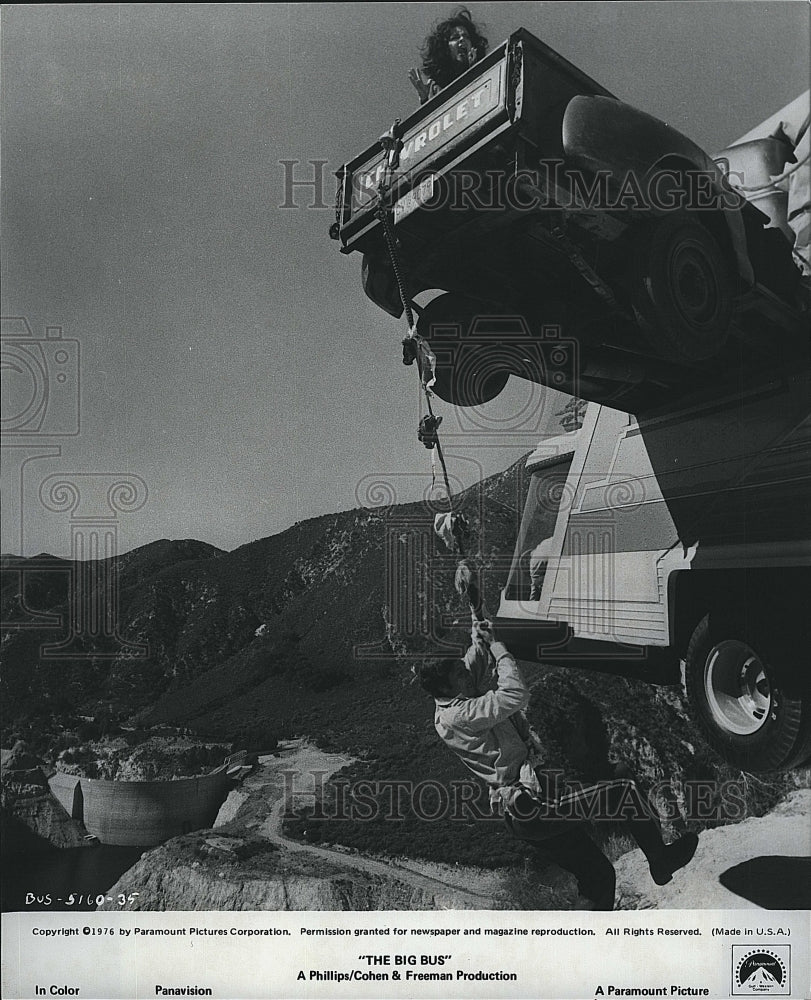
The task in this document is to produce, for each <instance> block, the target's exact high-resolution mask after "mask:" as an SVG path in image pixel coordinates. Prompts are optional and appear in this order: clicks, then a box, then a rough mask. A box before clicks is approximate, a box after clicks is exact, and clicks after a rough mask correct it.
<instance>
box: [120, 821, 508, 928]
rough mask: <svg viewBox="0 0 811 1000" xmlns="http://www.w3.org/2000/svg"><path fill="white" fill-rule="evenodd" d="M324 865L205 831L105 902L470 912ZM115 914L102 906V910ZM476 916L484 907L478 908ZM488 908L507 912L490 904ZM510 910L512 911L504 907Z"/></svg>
mask: <svg viewBox="0 0 811 1000" xmlns="http://www.w3.org/2000/svg"><path fill="white" fill-rule="evenodd" d="M404 876H405V877H404V878H402V879H398V878H395V877H391V878H386V877H385V876H383V875H379V874H376V873H373V872H367V871H361V870H358V869H353V868H349V867H344V866H343V865H342V864H341V863H340V859H336V863H335V864H330V863H329V862H326V861H324V860H322V859H321V858H318V857H312V856H310V855H307V854H305V853H304V852H295V853H294V852H290V851H287V850H285V849H284V848H282V847H279V846H278V845H276V844H273V843H271V842H269V841H267V840H263V839H259V838H243V837H235V836H231V835H225V834H222V833H219V832H215V831H210V832H203V833H197V834H191V835H188V836H185V837H177V838H175V839H174V840H172V841H169V843H167V844H164V845H163V846H162V847H159V848H156V849H155V850H153V851H149V852H148V853H147V854H145V855H144V856H143V857H142V858H141V860H140V861H139V862H138V863H137V864H136V865H135V866H134V867H133V868H131V869H130V870H129V871H128V872H127V873H126V874H125V875H124V876H123V877H122V878H121V879H120V881H119V882H118V883H117V884H116V885H115V886H113V888H112V889H111V890H110V892H109V894H108V895H110V896H112V897H113V899H115V898H117V895H118V893H122V892H123V893H125V894H130V893H133V892H137V893H138V896H137V897H136V898H135V900H134V902H133V904H132V907H131V908H132V909H135V910H435V909H473V908H477V907H476V904H475V901H473V900H472V899H471V896H470V895H469V894H468V893H465V892H463V891H462V890H456V889H454V888H452V887H450V886H448V887H440V886H437V888H436V890H433V891H432V890H430V889H427V888H420V887H418V886H416V885H414V884H413V883H412V882H411V881H409V880H408V878H407V873H404ZM111 908H114V907H113V906H112V904H106V903H105V904H104V906H102V907H101V909H111ZM478 908H482V903H481V902H479V903H478ZM492 908H495V909H505V908H508V907H506V906H505V905H504V903H501V905H499V903H498V901H496V900H494V901H493V906H492ZM509 908H512V907H509Z"/></svg>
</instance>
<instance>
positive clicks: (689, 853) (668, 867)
mask: <svg viewBox="0 0 811 1000" xmlns="http://www.w3.org/2000/svg"><path fill="white" fill-rule="evenodd" d="M697 847H698V834H697V833H685V835H684V836H683V837H679V839H678V840H675V841H673V843H672V844H668V845H667V847H665V848H663V849H662V852H661V854H660V855H659V856H658V857H657V858H655V859H654V860H653V861H650V862H648V864H649V867H650V874H651V878H652V879H653V881H654V882H655V883H656V884H657V885H667V883H668V882H669V881H670V880H671V879H672V878H673V872H677V871H678V870H679V868H684V866H685V865H688V864H689V863H690V862H691V861H692V860H693V855H694V854H695V853H696V848H697Z"/></svg>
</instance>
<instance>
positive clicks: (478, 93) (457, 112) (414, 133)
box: [352, 65, 503, 211]
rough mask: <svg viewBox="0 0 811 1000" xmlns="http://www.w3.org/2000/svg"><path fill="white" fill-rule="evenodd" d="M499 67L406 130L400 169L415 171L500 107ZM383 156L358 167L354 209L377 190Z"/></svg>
mask: <svg viewBox="0 0 811 1000" xmlns="http://www.w3.org/2000/svg"><path fill="white" fill-rule="evenodd" d="M502 68H503V67H502V66H501V65H496V66H494V67H492V69H490V71H489V72H488V73H487V75H486V76H484V77H483V78H480V79H478V80H476V81H475V82H474V83H472V84H471V85H470V86H469V87H467V88H466V89H465V90H463V91H462V92H461V93H460V94H458V95H457V96H456V97H455V98H454V100H452V101H449V102H448V103H447V104H445V105H443V106H442V107H441V108H439V109H438V111H437V113H436V115H435V116H434V117H433V118H431V119H430V121H428V122H421V123H420V124H419V125H418V126H416V127H415V128H412V129H409V131H408V132H407V133H406V135H404V136H403V148H402V151H401V152H400V168H401V170H403V171H413V170H415V169H416V168H417V167H419V166H420V164H421V163H423V162H424V161H425V160H427V159H428V157H429V156H433V155H435V154H436V153H437V152H439V150H441V149H442V147H443V146H444V145H445V144H446V143H448V142H450V141H451V140H452V139H453V138H455V137H456V136H458V135H459V134H460V133H461V132H463V131H465V130H466V129H469V128H470V127H471V126H473V125H476V124H477V123H480V122H481V121H482V120H483V119H484V118H485V117H486V116H487V114H488V113H489V112H490V111H492V110H493V109H495V108H497V107H499V106H500V104H501V100H502V88H501V78H502ZM384 159H385V158H384V156H383V155H382V154H381V155H378V156H376V157H374V158H373V159H371V160H370V161H369V162H368V163H365V164H363V166H362V167H360V168H359V169H358V171H357V173H356V175H355V183H354V185H353V196H352V208H353V211H357V210H358V209H359V208H361V207H362V206H363V205H365V204H367V203H368V202H369V201H370V200H371V199H372V198H373V197H374V196H375V194H376V193H377V188H378V185H379V184H380V180H381V178H382V176H383V170H384Z"/></svg>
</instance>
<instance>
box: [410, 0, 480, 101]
mask: <svg viewBox="0 0 811 1000" xmlns="http://www.w3.org/2000/svg"><path fill="white" fill-rule="evenodd" d="M487 48H488V42H487V39H486V38H485V36H484V35H483V34H482V32H481V30H480V29H479V27H478V26H477V25H476V23H475V21H474V20H473V18H472V17H471V16H470V11H469V10H468V9H467V7H460V8H459V9H458V10H457V11H455V12H454V13H453V14H452V15H451V16H450V17H448V18H446V19H445V20H444V21H440V22H439V24H437V26H436V27H435V28H434V30H433V31H432V32H431V34H430V35H429V36H428V37H427V38H426V39H425V44H424V45H423V47H422V69H417V68H416V67H414V68H412V69H411V71H410V72H409V74H408V78H409V80H410V81H411V83H412V84H413V85H414V87H415V88H416V90H417V93H418V94H419V95H420V104H425V102H426V101H427V100H428V99H429V98H431V97H433V96H434V94H438V93H439V91H440V90H442V88H443V87H447V86H448V84H449V83H451V82H452V81H453V80H455V79H456V77H457V76H460V75H461V74H462V73H464V71H465V70H466V69H469V68H470V67H471V66H472V65H473V64H474V63H476V62H478V61H479V59H481V58H482V56H484V55H485V54H486V53H487Z"/></svg>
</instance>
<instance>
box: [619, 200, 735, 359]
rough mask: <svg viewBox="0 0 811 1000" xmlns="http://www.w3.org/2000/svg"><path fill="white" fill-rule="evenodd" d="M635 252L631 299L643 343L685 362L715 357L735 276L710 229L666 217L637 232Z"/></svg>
mask: <svg viewBox="0 0 811 1000" xmlns="http://www.w3.org/2000/svg"><path fill="white" fill-rule="evenodd" d="M635 251H636V252H635V253H634V255H633V258H632V260H633V265H632V272H633V273H632V281H631V284H632V302H633V308H634V313H635V315H636V318H637V322H638V324H639V327H640V329H641V330H642V333H643V334H644V336H645V338H646V340H647V341H648V345H649V346H650V347H652V348H653V350H654V351H655V353H656V354H658V355H659V356H660V357H662V358H665V359H667V360H669V361H676V362H682V363H686V364H693V363H697V362H700V361H705V360H707V359H708V358H712V357H714V356H715V355H717V354H718V352H719V351H720V350H721V348H722V347H723V346H724V344H725V343H726V339H727V335H728V334H729V329H730V325H731V323H732V311H733V305H734V297H735V279H734V277H733V271H732V267H731V266H730V263H729V261H728V260H727V257H726V256H725V254H724V252H723V250H722V249H721V247H719V246H718V243H717V242H716V241H715V238H714V237H713V235H712V233H710V231H709V230H708V229H707V228H706V227H705V226H703V225H701V224H700V223H698V222H695V221H694V220H693V219H691V218H689V217H687V216H684V215H669V216H665V217H664V218H662V219H659V220H658V221H657V222H656V223H655V224H654V225H653V226H651V227H650V228H649V229H646V231H645V233H644V234H642V235H640V238H639V239H638V241H637V245H636V248H635Z"/></svg>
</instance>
